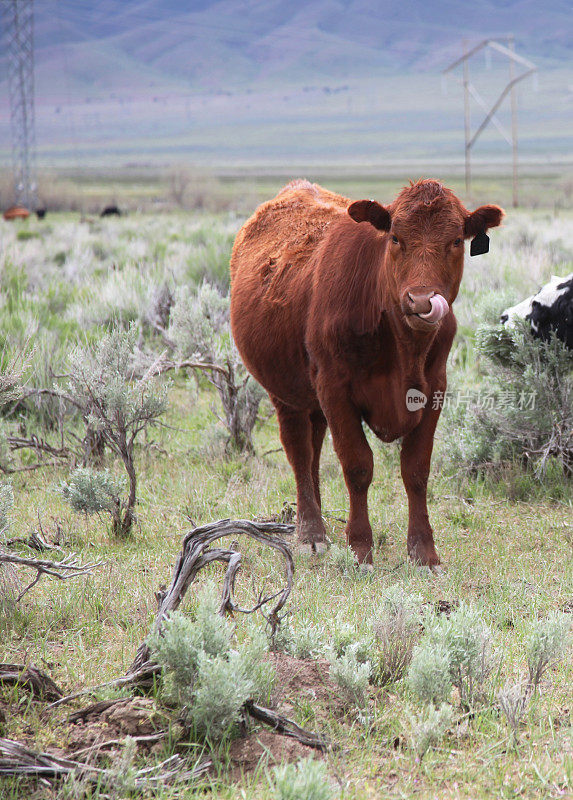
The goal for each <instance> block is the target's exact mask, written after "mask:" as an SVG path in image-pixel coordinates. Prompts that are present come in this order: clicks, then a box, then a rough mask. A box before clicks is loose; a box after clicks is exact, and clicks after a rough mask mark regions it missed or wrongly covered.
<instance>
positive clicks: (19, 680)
mask: <svg viewBox="0 0 573 800" xmlns="http://www.w3.org/2000/svg"><path fill="white" fill-rule="evenodd" d="M2 684H9V685H11V686H21V687H22V688H24V689H28V690H29V691H30V692H31V693H32V694H34V695H37V696H38V698H39V699H40V700H59V699H60V697H62V696H63V692H62V690H61V689H60V687H59V686H58V685H57V684H55V683H54V681H53V680H52V679H51V678H50V676H49V675H46V673H45V672H42V670H40V669H37V668H36V667H34V666H32V665H30V666H28V667H27V666H25V665H24V664H0V685H2Z"/></svg>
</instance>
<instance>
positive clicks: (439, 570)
mask: <svg viewBox="0 0 573 800" xmlns="http://www.w3.org/2000/svg"><path fill="white" fill-rule="evenodd" d="M428 569H429V570H430V572H431V573H432V575H435V576H436V578H439V577H441V576H442V575H445V574H446V572H447V569H446V567H444V565H443V564H432V566H431V567H428Z"/></svg>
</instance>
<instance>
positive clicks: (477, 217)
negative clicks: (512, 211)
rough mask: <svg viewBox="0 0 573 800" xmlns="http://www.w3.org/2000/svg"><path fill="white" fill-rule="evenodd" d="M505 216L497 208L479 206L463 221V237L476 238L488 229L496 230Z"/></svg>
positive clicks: (503, 212) (501, 210)
mask: <svg viewBox="0 0 573 800" xmlns="http://www.w3.org/2000/svg"><path fill="white" fill-rule="evenodd" d="M504 216H505V211H504V210H503V208H500V207H499V206H480V207H479V208H476V210H475V211H473V212H472V213H471V214H468V216H467V217H466V219H465V222H464V236H465V237H466V239H468V238H469V237H470V236H477V235H478V234H479V233H485V232H486V231H487V229H488V228H497V226H498V225H501V221H502V219H503V218H504Z"/></svg>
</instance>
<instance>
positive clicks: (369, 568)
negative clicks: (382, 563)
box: [358, 561, 374, 575]
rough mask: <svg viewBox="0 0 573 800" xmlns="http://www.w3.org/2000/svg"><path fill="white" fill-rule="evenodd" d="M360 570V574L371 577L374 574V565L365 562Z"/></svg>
mask: <svg viewBox="0 0 573 800" xmlns="http://www.w3.org/2000/svg"><path fill="white" fill-rule="evenodd" d="M358 569H359V570H360V572H364V573H365V574H366V575H371V574H372V573H373V572H374V564H367V563H366V562H365V561H363V562H362V564H359V565H358Z"/></svg>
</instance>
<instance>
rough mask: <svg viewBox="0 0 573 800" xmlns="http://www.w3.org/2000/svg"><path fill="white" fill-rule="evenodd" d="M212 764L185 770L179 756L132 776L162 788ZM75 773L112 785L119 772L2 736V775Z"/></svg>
mask: <svg viewBox="0 0 573 800" xmlns="http://www.w3.org/2000/svg"><path fill="white" fill-rule="evenodd" d="M211 765H212V762H211V761H210V760H205V761H201V762H199V763H197V764H196V765H195V766H194V767H193V769H186V768H185V767H186V762H185V761H184V760H183V759H182V758H180V756H171V757H170V758H168V759H166V760H165V761H162V762H161V763H160V764H156V765H154V766H153V767H146V768H145V769H141V770H138V771H137V772H136V773H135V775H134V778H133V784H134V788H135V789H148V788H150V787H159V786H161V785H163V784H166V783H174V782H184V781H189V780H193V779H195V778H198V777H200V776H201V775H203V774H204V773H205V772H206V771H207V770H208V769H209V768H210V767H211ZM71 773H76V774H79V775H81V776H82V777H85V778H87V779H88V780H90V781H93V782H94V783H95V782H97V783H98V785H100V786H101V785H103V786H109V787H110V788H112V787H113V784H115V783H117V778H118V776H117V774H116V773H115V772H114V771H113V770H112V769H101V768H100V767H95V766H93V765H91V764H86V763H83V762H81V761H72V760H70V759H68V758H60V757H59V756H55V755H52V754H51V753H41V752H38V751H37V750H30V748H28V747H26V746H25V745H23V744H21V743H20V742H16V741H14V740H13V739H0V775H37V776H43V777H48V778H63V777H65V776H66V775H70V774H71Z"/></svg>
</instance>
